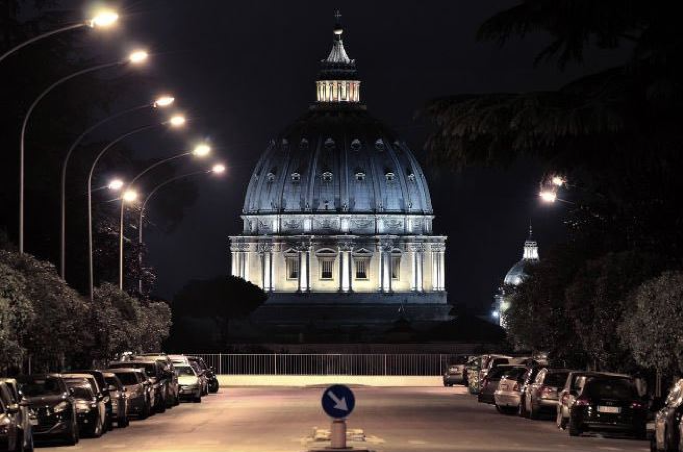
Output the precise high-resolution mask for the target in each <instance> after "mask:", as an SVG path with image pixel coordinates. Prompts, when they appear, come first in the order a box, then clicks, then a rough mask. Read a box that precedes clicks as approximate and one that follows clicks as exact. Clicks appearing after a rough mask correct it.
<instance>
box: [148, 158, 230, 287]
mask: <svg viewBox="0 0 683 452" xmlns="http://www.w3.org/2000/svg"><path fill="white" fill-rule="evenodd" d="M224 172H225V165H222V164H220V163H217V164H215V165H213V166H212V167H211V168H210V169H208V170H202V171H194V172H191V173H186V174H181V175H180V176H175V177H172V178H170V179H166V180H165V181H164V182H162V183H160V184H159V185H157V186H156V187H154V188H153V189H152V191H150V192H149V194H148V195H147V197H146V198H145V200H144V201H143V202H142V206H141V207H140V217H139V218H138V246H139V247H140V248H141V247H142V232H143V231H142V229H143V226H144V218H145V209H146V208H147V203H148V202H149V200H150V199H152V197H153V196H154V195H155V194H156V192H158V191H159V190H160V189H162V188H163V187H165V186H166V185H168V184H170V183H172V182H175V181H178V180H181V179H187V178H188V177H192V176H197V175H199V174H223V173H224ZM138 264H139V267H140V268H142V255H141V254H140V255H138ZM138 292H139V293H142V277H140V278H138Z"/></svg>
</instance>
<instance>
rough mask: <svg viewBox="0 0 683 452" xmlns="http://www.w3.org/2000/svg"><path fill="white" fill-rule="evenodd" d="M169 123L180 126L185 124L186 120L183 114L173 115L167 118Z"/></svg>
mask: <svg viewBox="0 0 683 452" xmlns="http://www.w3.org/2000/svg"><path fill="white" fill-rule="evenodd" d="M168 122H169V124H171V126H172V127H182V126H184V125H185V123H186V122H187V120H186V119H185V116H183V115H175V116H173V117H172V118H171V119H169V121H168Z"/></svg>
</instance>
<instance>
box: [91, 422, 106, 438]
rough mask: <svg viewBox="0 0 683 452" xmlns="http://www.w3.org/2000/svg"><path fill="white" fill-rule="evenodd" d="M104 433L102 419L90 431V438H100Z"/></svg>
mask: <svg viewBox="0 0 683 452" xmlns="http://www.w3.org/2000/svg"><path fill="white" fill-rule="evenodd" d="M103 433H104V422H102V419H98V420H97V424H95V428H94V429H93V431H92V436H93V437H94V438H99V437H100V436H102V434H103Z"/></svg>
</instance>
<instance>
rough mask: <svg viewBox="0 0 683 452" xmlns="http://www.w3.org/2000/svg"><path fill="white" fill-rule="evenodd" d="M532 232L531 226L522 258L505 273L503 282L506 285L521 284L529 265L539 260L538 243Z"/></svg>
mask: <svg viewBox="0 0 683 452" xmlns="http://www.w3.org/2000/svg"><path fill="white" fill-rule="evenodd" d="M531 233H532V231H531V228H529V238H528V239H527V240H526V241H525V242H524V253H523V254H522V259H521V260H520V261H519V262H517V263H516V264H515V265H513V266H512V268H510V270H509V271H508V272H507V274H506V275H505V279H504V280H503V284H504V285H506V286H508V285H511V286H518V285H520V284H521V283H522V282H523V281H524V279H525V278H526V277H527V273H526V269H527V266H528V265H530V264H534V263H536V262H538V244H537V243H536V241H535V240H534V239H533V238H532V234H531Z"/></svg>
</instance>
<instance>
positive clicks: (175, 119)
mask: <svg viewBox="0 0 683 452" xmlns="http://www.w3.org/2000/svg"><path fill="white" fill-rule="evenodd" d="M178 118H182V121H181V120H179V119H178ZM181 122H182V124H184V123H185V119H184V118H183V117H182V116H174V117H172V118H171V119H170V120H169V121H166V122H162V123H157V124H148V125H146V126H141V127H138V128H136V129H133V130H131V131H128V132H126V133H124V134H123V135H119V137H118V138H116V139H115V140H114V141H111V142H109V144H107V145H106V146H105V147H103V148H102V150H101V151H100V152H99V153H98V154H97V156H95V160H94V161H93V163H92V165H91V166H90V171H89V172H88V289H89V292H90V300H91V301H92V300H93V298H94V291H95V285H94V284H95V278H94V268H93V238H92V228H93V226H92V178H93V174H94V173H95V167H96V166H97V163H98V162H99V161H100V159H101V158H102V156H103V155H104V154H106V153H107V151H108V150H109V149H111V148H113V147H114V146H115V145H116V144H118V143H120V142H121V141H123V140H125V139H126V138H128V137H130V136H132V135H135V134H137V133H140V132H144V131H146V130H150V129H153V128H155V127H160V126H163V125H167V124H168V125H170V126H171V127H181V125H182V124H181ZM127 191H128V190H127V189H126V190H124V192H123V193H124V198H122V199H124V200H125V194H126V192H127Z"/></svg>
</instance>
